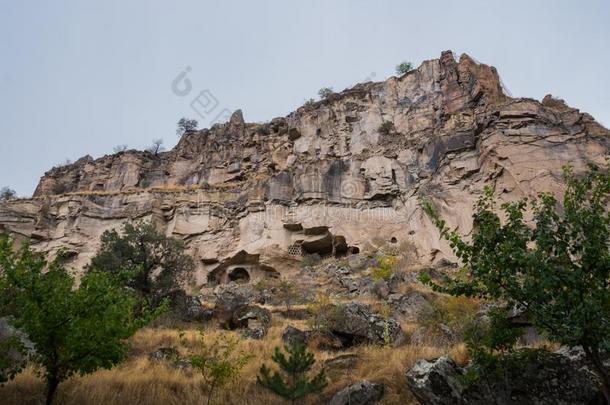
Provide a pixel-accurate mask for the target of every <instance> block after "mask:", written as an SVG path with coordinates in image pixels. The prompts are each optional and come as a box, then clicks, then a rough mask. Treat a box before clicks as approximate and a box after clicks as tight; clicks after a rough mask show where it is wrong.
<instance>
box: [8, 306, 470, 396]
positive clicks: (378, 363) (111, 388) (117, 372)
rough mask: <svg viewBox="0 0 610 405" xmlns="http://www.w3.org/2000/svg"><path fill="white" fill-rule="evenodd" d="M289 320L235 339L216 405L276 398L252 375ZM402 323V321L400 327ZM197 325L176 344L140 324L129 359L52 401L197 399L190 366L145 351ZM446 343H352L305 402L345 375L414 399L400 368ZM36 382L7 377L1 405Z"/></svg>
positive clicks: (28, 376)
mask: <svg viewBox="0 0 610 405" xmlns="http://www.w3.org/2000/svg"><path fill="white" fill-rule="evenodd" d="M287 324H291V325H294V326H297V327H301V328H304V327H305V321H295V320H290V321H286V320H284V319H281V318H279V317H277V318H274V320H273V323H272V325H271V328H270V329H269V333H268V335H267V336H266V337H265V339H263V340H242V342H241V346H240V348H241V349H244V350H246V351H248V352H250V353H253V354H254V358H253V360H251V361H250V362H249V363H248V364H247V365H246V367H245V368H244V369H243V370H242V372H241V374H240V376H239V377H238V379H237V380H236V381H234V382H233V383H232V384H231V385H230V386H229V387H226V388H225V389H224V390H222V391H221V392H219V393H218V395H217V397H216V403H218V404H244V405H254V404H256V405H259V404H282V403H284V402H282V400H281V399H279V398H278V397H276V396H275V395H273V394H271V393H270V392H268V391H266V390H264V389H263V388H261V387H260V386H258V385H257V384H256V374H257V373H258V369H259V368H260V366H261V364H262V363H263V362H265V363H267V364H271V360H270V359H271V354H272V353H273V350H274V347H275V346H280V345H281V334H282V331H283V329H284V327H285V326H286V325H287ZM405 326H408V325H405ZM221 333H228V334H234V332H226V331H219V330H217V329H215V328H210V329H209V330H206V331H205V336H206V340H208V339H209V340H210V341H212V340H214V339H215V338H216V337H217V336H218V335H219V334H221ZM198 335H199V332H198V331H197V330H193V329H191V330H186V331H184V336H185V337H184V342H183V343H184V344H183V343H182V342H181V340H180V338H179V331H178V330H177V329H153V328H146V329H143V330H141V331H139V332H138V333H137V334H136V335H135V336H134V337H133V338H132V339H131V342H130V343H131V346H132V348H131V353H130V358H129V359H128V360H127V361H126V362H125V363H123V364H121V365H118V366H116V367H114V368H113V369H111V370H100V371H97V372H96V373H93V374H91V375H88V376H83V377H81V376H76V377H73V378H72V379H70V380H68V381H66V382H64V383H62V384H61V385H60V387H59V392H58V397H57V399H58V403H60V404H68V405H70V404H78V405H109V404H130V405H131V404H147V405H148V404H152V405H155V404H159V405H160V404H200V403H202V400H203V390H202V385H201V384H202V382H201V377H199V376H198V375H197V374H195V373H193V372H186V371H181V370H177V369H174V368H172V367H169V366H168V365H165V364H157V363H152V362H150V361H149V360H148V357H147V354H148V353H150V352H152V351H154V350H156V349H158V348H159V347H164V346H165V347H167V346H173V347H176V348H178V350H179V351H180V352H181V353H183V354H186V353H187V351H188V349H189V346H191V345H192V344H193V343H194V342H195V341H196V339H197V336H198ZM445 352H447V349H441V348H437V347H429V346H416V345H405V346H402V347H398V348H391V347H387V348H384V347H377V346H360V347H354V348H353V350H350V353H354V354H356V355H357V356H358V358H359V361H358V364H357V365H356V367H354V368H353V369H351V370H345V371H344V372H343V373H341V372H340V373H336V372H334V373H332V377H333V379H331V380H329V385H328V387H327V388H326V390H325V391H324V392H323V393H322V394H321V395H319V396H312V398H311V399H310V400H309V401H308V402H307V403H308V404H317V403H325V402H326V401H328V399H330V397H331V396H332V395H333V394H334V393H335V392H336V391H338V390H339V389H341V388H343V387H344V386H345V385H347V384H349V383H350V382H351V381H356V380H360V379H368V380H370V381H375V382H382V383H384V384H385V395H384V397H383V400H382V401H381V402H380V403H381V404H411V403H416V401H415V399H414V397H413V396H412V395H411V393H410V392H409V390H408V388H407V385H406V382H405V377H404V373H405V371H406V370H407V369H408V368H409V367H411V366H412V365H413V364H414V363H415V361H416V360H418V359H421V358H431V357H437V356H439V355H442V354H443V353H445ZM339 354H342V353H339V352H325V351H317V352H316V359H317V360H318V362H317V363H316V364H317V365H318V367H320V366H321V364H322V361H323V360H325V359H329V358H332V357H335V356H337V355H339ZM449 354H450V355H452V357H453V358H454V359H455V360H456V361H458V362H460V363H463V362H464V361H465V349H464V347H463V345H458V346H455V347H453V348H451V349H449ZM43 392H44V384H43V382H42V380H41V379H39V378H38V377H37V376H36V374H35V371H34V370H33V369H31V368H28V369H27V370H26V371H25V372H23V373H21V374H20V375H19V376H18V377H17V378H16V379H15V380H14V381H12V382H10V383H8V384H6V385H5V386H4V387H2V388H0V398H2V401H0V402H1V403H2V404H4V405H13V404H15V405H17V404H19V405H29V404H40V403H41V402H42V401H43Z"/></svg>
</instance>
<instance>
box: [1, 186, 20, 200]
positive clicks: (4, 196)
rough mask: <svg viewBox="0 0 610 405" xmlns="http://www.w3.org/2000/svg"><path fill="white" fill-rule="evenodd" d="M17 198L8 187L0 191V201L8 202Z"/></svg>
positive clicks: (13, 191)
mask: <svg viewBox="0 0 610 405" xmlns="http://www.w3.org/2000/svg"><path fill="white" fill-rule="evenodd" d="M15 198H17V193H16V192H15V190H13V189H12V188H9V187H2V189H0V201H8V200H13V199H15Z"/></svg>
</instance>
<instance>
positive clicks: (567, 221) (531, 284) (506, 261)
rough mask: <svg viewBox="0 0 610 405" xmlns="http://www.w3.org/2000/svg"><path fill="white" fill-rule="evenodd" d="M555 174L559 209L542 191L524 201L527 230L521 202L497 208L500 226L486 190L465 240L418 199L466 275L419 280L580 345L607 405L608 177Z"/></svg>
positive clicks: (568, 171)
mask: <svg viewBox="0 0 610 405" xmlns="http://www.w3.org/2000/svg"><path fill="white" fill-rule="evenodd" d="M563 177H564V181H565V184H566V190H565V192H564V196H563V204H561V207H560V206H559V204H558V202H557V200H556V198H555V197H554V195H552V194H550V193H541V194H539V196H538V198H537V199H534V200H533V201H532V204H531V206H532V208H533V210H532V211H533V226H528V224H527V223H526V222H525V220H524V213H525V210H526V208H527V201H526V200H525V199H523V200H520V201H516V202H508V203H504V204H502V206H501V209H502V211H503V214H504V217H505V218H506V220H504V221H502V220H501V219H500V217H499V216H498V215H497V214H496V212H495V210H494V208H495V205H494V203H495V200H494V197H493V192H492V190H491V189H490V188H489V187H487V188H485V191H484V194H483V196H482V197H481V198H480V199H479V201H478V202H477V204H476V205H475V213H474V216H473V225H474V231H473V236H472V241H470V242H467V241H465V240H464V239H463V238H462V237H461V236H460V235H459V234H458V233H457V232H456V231H451V230H450V229H449V227H448V226H447V224H446V223H445V221H444V220H442V219H440V218H439V216H438V214H437V213H436V212H435V210H434V209H433V207H432V205H431V203H430V202H429V201H428V202H424V209H425V211H426V212H427V213H428V215H429V216H430V217H431V218H432V219H433V221H434V223H435V224H436V226H437V228H438V229H439V231H440V233H441V235H442V237H444V238H445V239H447V240H448V241H449V244H450V246H451V248H452V249H453V251H454V252H455V254H456V255H457V256H458V258H459V259H460V260H461V261H462V263H463V264H464V266H465V272H466V274H465V277H454V278H448V279H447V280H446V281H445V282H444V283H442V285H439V284H436V283H433V282H432V281H431V280H430V278H429V277H424V278H423V280H422V281H424V282H426V283H428V284H430V285H431V286H432V287H433V288H434V289H435V290H437V291H441V292H446V293H449V294H451V295H465V296H478V297H483V298H487V299H492V300H497V301H499V302H503V303H505V304H506V306H507V308H514V307H517V308H521V309H524V310H525V311H527V314H528V315H529V317H530V320H531V322H532V323H533V324H534V325H535V326H536V327H538V328H539V329H541V330H543V331H544V332H546V334H547V335H548V336H549V338H550V339H552V340H554V341H557V342H559V343H561V344H564V345H568V346H581V347H582V348H583V350H584V352H585V353H586V356H587V359H588V360H589V361H590V363H591V364H592V365H593V367H594V369H595V372H596V373H597V374H598V375H599V377H600V380H601V381H602V390H603V393H604V396H605V397H606V400H607V402H609V403H610V380H609V377H608V372H607V370H606V369H605V368H604V366H603V364H602V358H603V354H604V353H608V351H610V283H609V280H610V248H609V246H610V214H609V213H608V202H609V195H610V173H609V172H608V171H607V170H600V169H599V168H597V167H594V166H590V167H589V169H588V170H587V172H586V173H585V174H584V176H582V177H577V176H575V175H574V173H573V170H572V168H571V167H570V166H566V167H564V176H563Z"/></svg>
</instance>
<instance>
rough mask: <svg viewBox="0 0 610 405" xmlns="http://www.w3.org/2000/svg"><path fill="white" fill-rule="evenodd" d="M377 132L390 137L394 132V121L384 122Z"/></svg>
mask: <svg viewBox="0 0 610 405" xmlns="http://www.w3.org/2000/svg"><path fill="white" fill-rule="evenodd" d="M377 131H378V132H379V133H380V134H382V135H390V134H391V133H392V132H394V123H393V122H392V121H383V122H382V123H381V125H379V128H377Z"/></svg>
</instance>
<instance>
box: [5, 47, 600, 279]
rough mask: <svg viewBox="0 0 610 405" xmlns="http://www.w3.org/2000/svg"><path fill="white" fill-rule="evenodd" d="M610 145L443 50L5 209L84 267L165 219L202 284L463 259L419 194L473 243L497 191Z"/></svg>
mask: <svg viewBox="0 0 610 405" xmlns="http://www.w3.org/2000/svg"><path fill="white" fill-rule="evenodd" d="M384 122H391V123H392V124H384V125H382V124H383V123H384ZM382 127H383V128H382ZM609 135H610V131H608V130H607V129H605V128H603V127H602V126H601V125H599V124H598V123H596V122H595V120H594V119H593V118H592V117H591V116H589V115H588V114H586V113H581V112H579V111H578V110H577V109H574V108H570V107H568V106H567V105H566V104H565V103H564V102H563V101H561V100H557V99H554V98H552V97H550V96H547V97H545V99H544V100H542V102H538V101H536V100H533V99H523V98H511V97H509V96H507V95H506V94H505V93H504V92H503V91H502V87H501V84H500V80H499V77H498V74H497V72H496V70H495V68H493V67H489V66H486V65H483V64H479V63H477V62H475V61H474V60H473V59H471V58H470V57H468V56H467V55H462V56H461V57H460V58H459V61H456V59H455V58H454V55H453V54H452V53H451V52H443V53H442V55H441V57H440V58H439V59H434V60H430V61H426V62H424V63H422V65H421V66H420V67H419V68H417V69H416V70H413V71H411V72H409V73H407V74H405V75H403V76H401V77H398V78H396V77H392V78H390V79H388V80H386V81H384V82H380V83H370V82H369V83H363V84H359V85H357V86H355V87H353V88H351V89H348V90H345V91H343V92H341V93H334V94H331V95H330V96H329V97H327V98H326V99H324V100H322V101H319V102H315V103H310V104H308V105H305V106H302V107H300V108H299V109H298V110H296V111H295V112H293V113H291V114H289V115H288V116H287V117H282V118H275V119H273V120H271V121H270V122H269V123H264V124H251V123H245V122H244V120H243V117H242V114H241V111H237V112H236V113H234V114H233V116H232V117H231V119H230V121H229V122H228V123H226V124H220V125H215V126H213V127H212V128H210V129H204V130H200V131H192V132H188V133H186V134H185V135H184V136H183V137H182V139H181V140H180V142H179V144H178V145H177V146H176V147H175V148H174V149H173V150H171V151H169V152H165V153H160V154H158V155H155V154H152V153H150V152H139V151H125V152H120V153H118V154H114V155H109V156H104V157H102V158H100V159H97V160H93V159H92V158H90V157H85V158H82V159H80V160H79V161H77V162H76V163H74V164H72V165H68V166H65V167H60V168H55V169H53V170H51V171H49V172H47V173H46V174H45V175H44V176H43V177H42V179H41V180H40V183H39V185H38V187H37V189H36V192H35V195H34V198H32V199H26V200H16V201H10V202H5V203H0V230H5V231H8V232H10V233H12V234H14V235H17V236H18V237H23V238H31V239H32V241H33V246H34V247H35V248H37V249H40V250H44V251H49V252H51V253H52V252H54V251H55V250H56V249H57V248H58V247H60V246H63V247H67V248H68V249H69V250H70V251H72V252H73V259H72V260H73V266H74V267H76V268H81V267H82V266H83V265H85V264H87V263H88V261H89V260H90V258H91V257H92V255H93V254H95V252H96V250H97V247H98V240H99V236H100V235H101V233H102V232H103V231H104V230H106V229H110V228H114V227H117V226H120V224H121V223H122V222H123V221H126V220H134V219H153V220H154V221H155V222H156V223H157V224H158V225H159V226H160V227H163V228H164V229H165V230H166V232H167V234H168V235H173V236H175V237H179V238H182V239H184V240H185V241H186V243H187V247H188V250H189V252H190V253H191V254H192V255H193V256H194V257H195V258H196V259H197V263H198V267H199V269H198V274H199V281H200V282H201V283H206V282H208V281H209V282H223V281H226V280H231V279H239V280H244V279H245V280H247V279H249V278H250V277H257V276H258V275H262V274H268V273H269V272H274V271H279V270H281V269H279V268H278V267H282V266H283V265H286V266H289V264H290V263H291V260H292V259H291V258H295V259H296V258H297V257H298V255H300V254H302V253H308V252H309V253H312V252H316V253H319V254H321V255H325V254H344V253H347V252H350V251H352V252H355V251H358V250H362V249H366V248H367V247H373V248H374V247H377V246H378V245H380V244H383V243H386V242H388V243H391V244H394V245H396V246H397V247H401V246H402V247H403V248H406V247H409V248H410V249H411V250H412V251H413V252H414V256H413V261H414V263H421V264H424V263H426V264H427V263H431V262H434V261H438V260H440V259H441V258H443V257H449V258H451V255H450V251H449V249H448V248H447V246H446V245H444V244H443V243H442V242H441V241H439V237H438V233H437V232H436V230H435V229H434V227H433V225H432V224H431V222H430V221H429V219H428V218H426V216H425V215H424V214H423V212H422V210H421V208H420V205H419V202H418V199H419V198H420V197H427V198H430V199H431V200H432V201H433V202H434V204H435V205H436V207H437V208H438V209H439V211H440V214H441V215H442V216H443V217H444V218H446V219H447V220H448V222H449V224H450V225H451V226H452V227H454V228H459V229H460V231H462V232H463V233H468V232H469V231H470V224H471V214H472V204H473V202H474V201H475V200H476V199H477V197H478V196H479V195H480V191H481V189H482V188H483V186H484V185H485V184H489V185H491V186H492V187H493V188H494V189H495V190H496V192H497V194H498V195H499V196H500V198H502V199H505V200H513V199H517V198H521V197H523V196H527V195H532V194H536V193H537V192H540V191H551V192H560V190H561V188H560V179H561V167H562V165H564V164H566V163H572V164H573V165H574V166H575V170H576V171H579V170H582V169H583V167H584V165H585V164H586V163H588V162H593V163H597V164H604V163H605V158H606V157H608V154H609V145H610V142H609V139H610V138H609ZM242 261H243V263H241V262H242Z"/></svg>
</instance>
